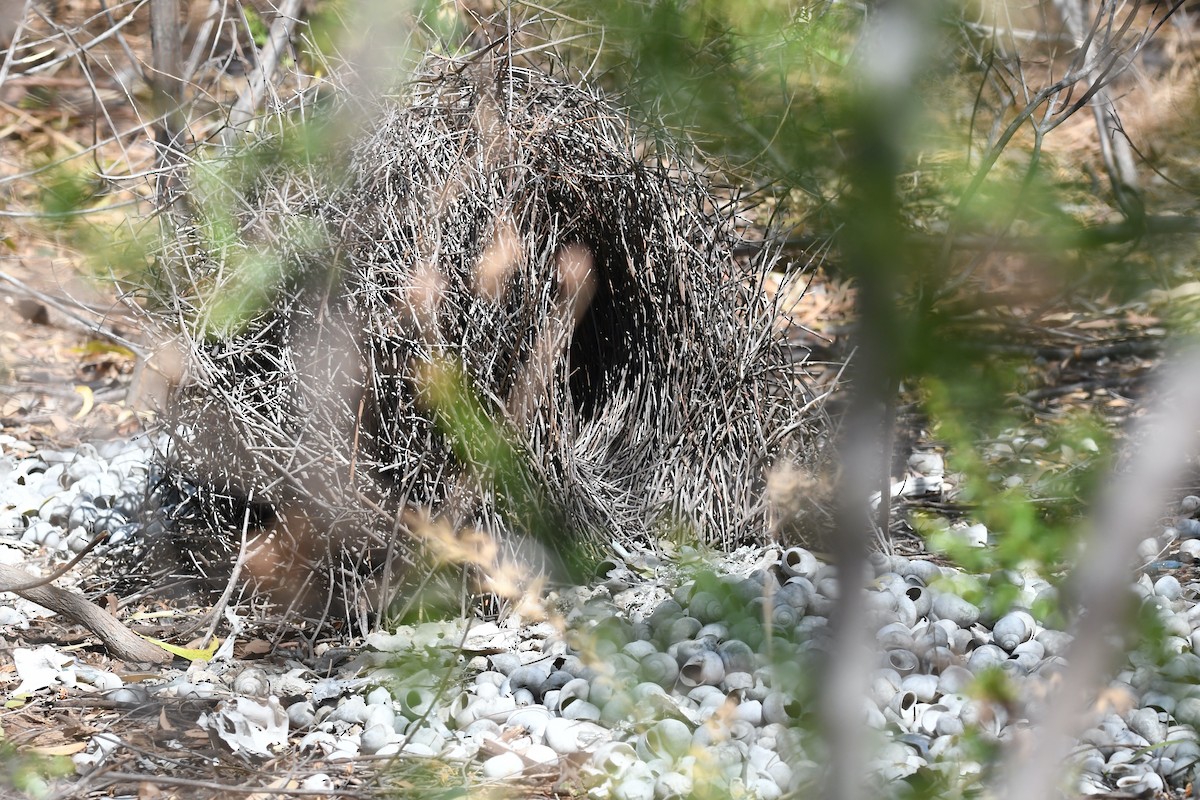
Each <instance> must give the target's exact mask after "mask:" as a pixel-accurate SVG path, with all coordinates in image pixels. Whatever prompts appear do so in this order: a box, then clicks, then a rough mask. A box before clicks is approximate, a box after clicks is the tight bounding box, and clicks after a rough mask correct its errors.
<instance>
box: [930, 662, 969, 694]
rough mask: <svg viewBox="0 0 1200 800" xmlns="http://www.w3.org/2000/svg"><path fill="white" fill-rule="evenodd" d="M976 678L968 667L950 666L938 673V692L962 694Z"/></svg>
mask: <svg viewBox="0 0 1200 800" xmlns="http://www.w3.org/2000/svg"><path fill="white" fill-rule="evenodd" d="M974 680H975V675H974V674H973V673H972V672H971V671H970V670H969V669H967V668H966V667H960V666H950V667H947V668H946V669H944V670H942V672H941V674H940V675H938V693H939V694H941V695H943V696H944V695H948V694H960V693H962V692H963V691H964V690H965V689H966V688H967V687H968V686H970V685H971V683H972V682H974Z"/></svg>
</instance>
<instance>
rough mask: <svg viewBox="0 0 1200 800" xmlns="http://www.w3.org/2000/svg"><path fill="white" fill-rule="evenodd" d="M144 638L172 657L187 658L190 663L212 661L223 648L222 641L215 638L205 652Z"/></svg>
mask: <svg viewBox="0 0 1200 800" xmlns="http://www.w3.org/2000/svg"><path fill="white" fill-rule="evenodd" d="M142 638H143V639H145V640H146V641H147V642H150V644H155V645H158V646H159V647H161V648H162V649H163V650H166V651H167V652H168V653H170V654H171V655H176V656H179V657H180V658H186V659H187V660H188V661H211V660H212V657H213V654H215V653H216V652H217V648H218V647H220V646H221V640H220V639H217V638H215V637H214V638H213V640H212V644H210V645H209V646H208V647H206V648H204V649H203V650H198V649H196V648H190V647H180V646H178V645H174V644H170V643H168V642H164V641H163V640H161V639H155V638H154V637H153V636H143V637H142Z"/></svg>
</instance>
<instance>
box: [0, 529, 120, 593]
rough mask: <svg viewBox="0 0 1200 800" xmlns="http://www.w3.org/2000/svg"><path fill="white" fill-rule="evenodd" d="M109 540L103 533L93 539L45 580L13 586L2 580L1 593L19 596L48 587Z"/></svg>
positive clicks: (32, 580) (40, 579) (39, 579)
mask: <svg viewBox="0 0 1200 800" xmlns="http://www.w3.org/2000/svg"><path fill="white" fill-rule="evenodd" d="M107 538H108V534H107V533H102V534H100V535H99V536H97V537H96V538H95V539H92V540H91V541H90V542H88V543H87V547H85V548H83V549H82V550H80V551H79V552H78V553H77V554H76V555H75V557H74V558H72V559H71V560H70V561H68V562H67V563H66V564H64V565H63V566H61V567H59V568H58V569H56V570H54V572H51V573H50V574H49V575H47V576H46V577H44V578H33V579H31V580H29V581H26V582H25V583H18V584H12V585H10V584H5V583H4V582H3V581H2V580H0V592H12V593H13V594H17V593H18V592H24V591H27V590H29V589H36V588H37V587H39V586H46V585H48V584H50V583H53V582H54V581H56V580H58V579H59V578H61V577H62V576H63V575H66V574H67V573H68V572H70V571H71V570H72V569H74V567H75V565H76V564H78V563H79V562H80V561H82V560H83V557H84V556H86V555H87V554H88V553H90V552H92V551H93V550H95V549H96V545H98V544H100V543H101V542H103V541H104V540H105V539H107ZM22 571H24V570H22Z"/></svg>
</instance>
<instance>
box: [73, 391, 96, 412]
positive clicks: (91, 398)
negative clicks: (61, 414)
mask: <svg viewBox="0 0 1200 800" xmlns="http://www.w3.org/2000/svg"><path fill="white" fill-rule="evenodd" d="M75 391H76V392H77V393H78V394H79V396H80V397H82V398H83V405H82V406H81V407H80V409H79V411H77V412H76V413H75V416H74V417H72V419H75V420H81V419H83V418H84V417H86V416H87V415H88V412H89V411H91V410H92V406H93V405H95V403H96V395H94V394H93V393H92V389H91V387H90V386H76V387H75Z"/></svg>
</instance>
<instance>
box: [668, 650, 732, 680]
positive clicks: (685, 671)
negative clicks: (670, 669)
mask: <svg viewBox="0 0 1200 800" xmlns="http://www.w3.org/2000/svg"><path fill="white" fill-rule="evenodd" d="M724 678H725V665H724V663H723V662H722V661H721V656H719V655H718V654H717V653H715V652H713V651H712V650H701V651H700V652H698V653H696V654H695V655H693V656H692V657H691V658H689V659H688V660H687V661H686V662H684V664H683V666H682V667H680V668H679V682H680V683H682V684H683V685H684V686H693V687H694V686H716V685H717V684H719V683H720V682H721V681H722V680H724Z"/></svg>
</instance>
